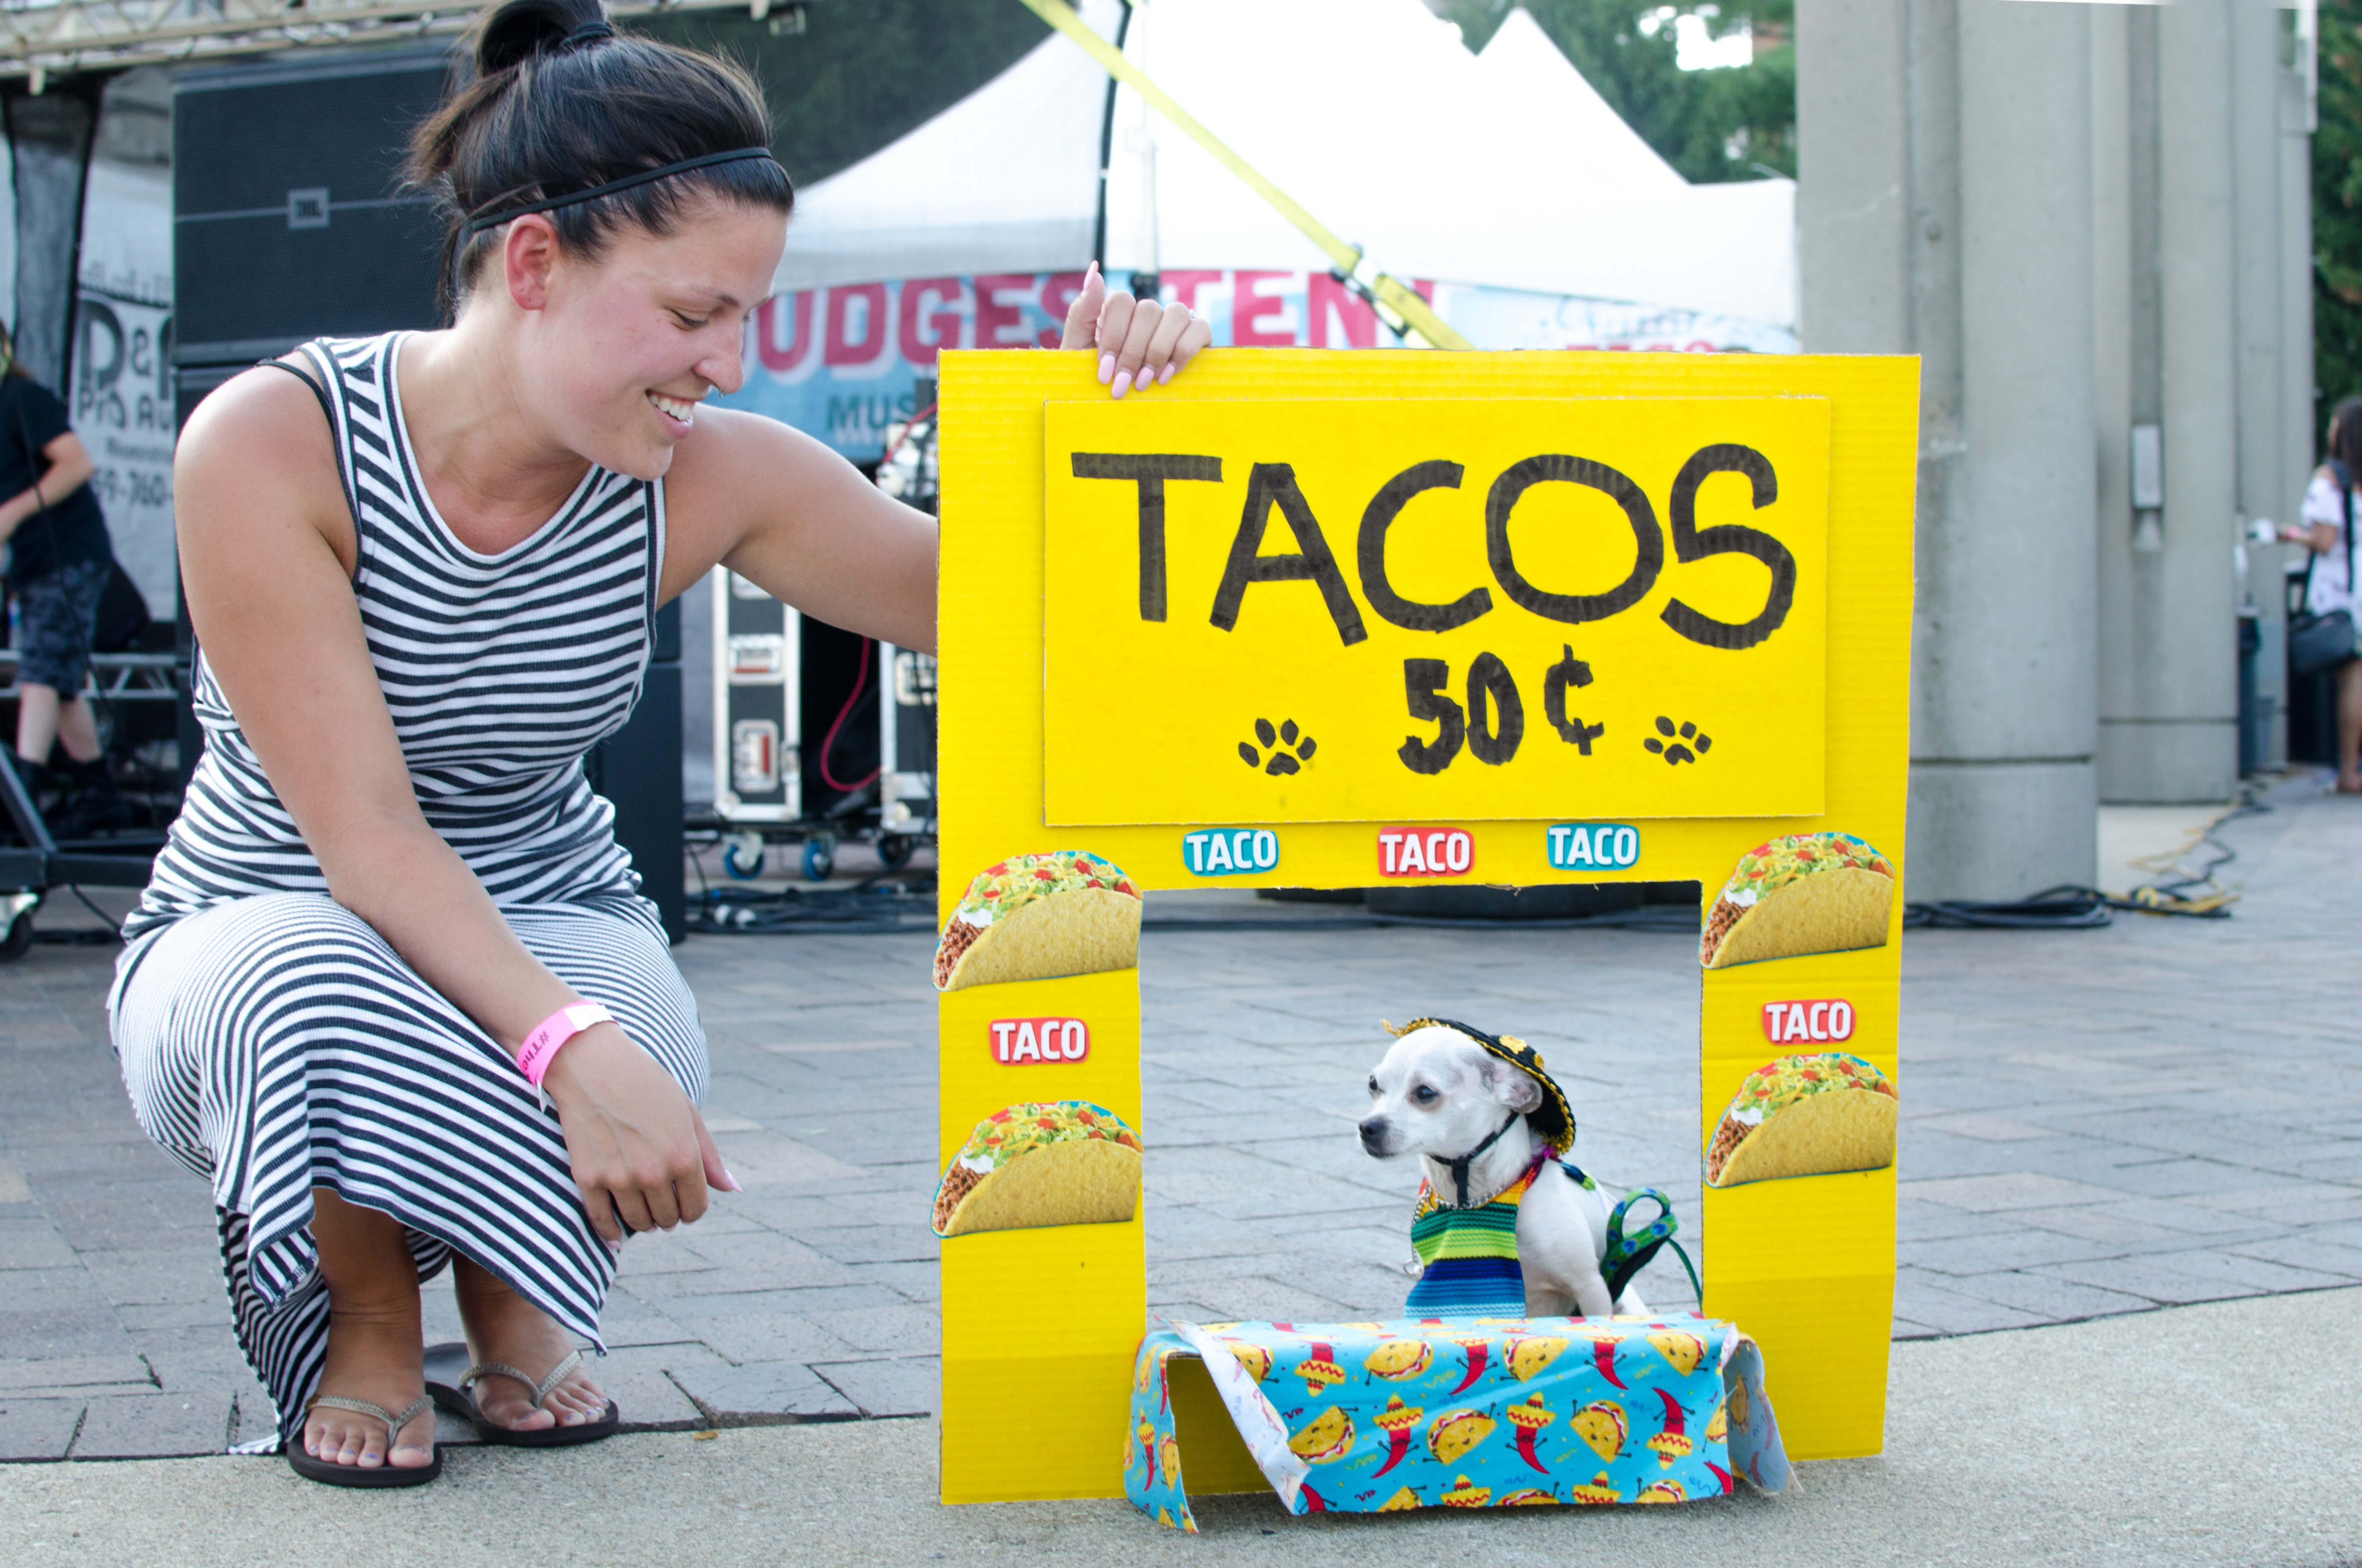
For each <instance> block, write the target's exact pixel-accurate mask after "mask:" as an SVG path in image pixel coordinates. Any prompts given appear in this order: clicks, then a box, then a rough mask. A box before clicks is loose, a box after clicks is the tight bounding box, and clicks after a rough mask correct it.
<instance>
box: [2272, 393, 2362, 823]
mask: <svg viewBox="0 0 2362 1568" xmlns="http://www.w3.org/2000/svg"><path fill="white" fill-rule="evenodd" d="M2357 474H2362V397H2347V398H2341V399H2339V400H2338V403H2337V406H2336V407H2335V408H2334V409H2333V410H2332V411H2331V412H2330V415H2329V460H2328V461H2327V462H2325V463H2323V464H2322V465H2321V467H2320V469H2317V470H2316V471H2315V472H2314V474H2313V476H2312V484H2311V485H2310V486H2309V487H2307V489H2306V490H2305V492H2304V510H2303V511H2302V512H2301V513H2300V515H2301V517H2302V518H2303V521H2302V523H2301V524H2300V525H2297V526H2295V527H2290V526H2288V525H2285V524H2283V525H2281V526H2280V528H2279V536H2280V537H2281V538H2282V539H2283V540H2285V541H2286V542H2288V543H2289V544H2291V545H2302V546H2304V547H2306V548H2307V549H2309V550H2311V551H2312V565H2311V566H2310V567H2309V568H2308V569H2307V570H2306V572H2305V581H2304V605H2305V608H2306V609H2307V610H2309V611H2311V612H2312V613H2313V614H2315V615H2330V614H2334V613H2337V612H2338V611H2340V610H2344V611H2345V612H2347V613H2350V614H2351V615H2353V616H2354V618H2355V620H2356V624H2362V594H2357V593H2356V591H2355V590H2356V583H2355V580H2354V578H2355V570H2354V548H2353V544H2352V543H2349V541H2348V540H2347V537H2346V534H2347V530H2348V529H2350V528H2351V527H2352V526H2353V523H2354V487H2355V484H2356V475H2357ZM2337 792H2338V793H2339V794H2341V795H2362V659H2354V658H2350V659H2347V660H2346V661H2345V663H2344V664H2342V665H2339V666H2338V667H2337Z"/></svg>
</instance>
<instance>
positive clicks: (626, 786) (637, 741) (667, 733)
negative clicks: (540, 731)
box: [583, 601, 688, 942]
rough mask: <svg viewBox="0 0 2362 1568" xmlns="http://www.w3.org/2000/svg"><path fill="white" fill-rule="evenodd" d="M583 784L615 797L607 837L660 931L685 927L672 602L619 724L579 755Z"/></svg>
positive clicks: (676, 635)
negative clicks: (586, 778) (611, 836)
mask: <svg viewBox="0 0 2362 1568" xmlns="http://www.w3.org/2000/svg"><path fill="white" fill-rule="evenodd" d="M583 770H584V771H585V772H586V773H588V774H589V775H590V788H592V789H593V790H598V791H599V793H601V794H602V795H604V796H606V797H607V799H609V800H610V801H613V802H614V803H615V841H616V842H617V843H618V844H621V845H623V846H624V849H625V850H627V851H628V852H629V853H630V855H631V856H632V868H633V869H634V870H635V871H637V872H638V873H639V874H640V894H641V896H642V897H644V898H646V900H648V901H649V902H651V903H653V904H655V905H656V907H657V912H658V913H659V914H661V915H662V916H663V917H664V928H665V934H666V935H668V936H669V937H670V938H672V940H673V941H675V942H679V940H680V939H681V938H682V937H683V936H684V935H686V934H687V933H688V925H687V923H686V911H685V906H684V900H685V899H686V898H687V889H686V887H685V885H684V884H683V882H682V867H681V851H680V819H681V810H682V807H681V799H680V604H679V601H675V602H672V603H670V604H668V605H666V606H665V607H664V608H663V609H661V610H659V611H657V646H656V647H655V649H654V650H653V652H652V657H651V658H650V659H649V662H648V669H647V674H646V677H645V678H643V679H642V680H641V682H640V701H639V705H638V706H637V707H635V708H634V709H633V710H632V716H631V718H630V719H628V720H626V721H625V722H624V727H623V728H622V729H620V730H618V731H616V732H615V734H613V735H611V736H609V737H608V738H607V739H606V740H604V741H602V742H601V743H600V744H599V745H597V746H596V747H594V748H593V749H592V751H591V753H590V756H589V757H588V758H586V759H585V760H584V763H583Z"/></svg>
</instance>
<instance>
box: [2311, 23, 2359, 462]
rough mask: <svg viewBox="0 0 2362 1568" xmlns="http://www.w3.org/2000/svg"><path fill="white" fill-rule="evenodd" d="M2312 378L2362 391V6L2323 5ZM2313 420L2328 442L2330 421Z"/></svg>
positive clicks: (2341, 392)
mask: <svg viewBox="0 0 2362 1568" xmlns="http://www.w3.org/2000/svg"><path fill="white" fill-rule="evenodd" d="M2312 284H2313V286H2312V380H2313V385H2314V386H2315V387H2316V388H2318V389H2319V391H2318V392H2317V393H2316V396H2317V397H2319V398H2322V399H2324V400H2326V402H2329V403H2334V402H2335V401H2336V400H2337V399H2338V398H2341V397H2344V396H2345V395H2346V394H2347V393H2349V392H2362V0H2323V4H2322V6H2321V123H2320V126H2319V127H2318V128H2317V129H2316V130H2314V132H2313V136H2312ZM2321 412H2322V414H2323V417H2322V418H2320V419H2315V420H2314V421H2313V439H2314V440H2315V441H2318V440H2320V439H2321V435H2322V428H2321V427H2322V425H2323V420H2325V418H2326V416H2327V410H2326V408H2325V407H2324V408H2323V410H2322V411H2321Z"/></svg>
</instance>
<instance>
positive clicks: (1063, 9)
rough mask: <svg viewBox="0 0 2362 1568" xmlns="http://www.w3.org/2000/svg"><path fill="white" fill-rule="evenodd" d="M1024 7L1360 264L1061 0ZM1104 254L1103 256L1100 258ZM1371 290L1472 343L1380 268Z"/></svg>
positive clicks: (1345, 266) (1407, 317) (1437, 333)
mask: <svg viewBox="0 0 2362 1568" xmlns="http://www.w3.org/2000/svg"><path fill="white" fill-rule="evenodd" d="M1024 4H1025V6H1026V8H1027V9H1028V10H1030V11H1032V13H1033V14H1034V15H1035V16H1037V17H1041V18H1042V19H1043V21H1045V22H1047V23H1049V24H1050V25H1051V26H1052V27H1054V28H1057V29H1058V30H1059V31H1060V32H1062V33H1064V34H1065V35H1066V36H1067V37H1068V38H1070V39H1074V40H1075V41H1076V43H1078V44H1080V45H1082V46H1083V49H1084V51H1085V52H1086V53H1087V54H1089V56H1090V57H1091V58H1092V59H1093V60H1095V61H1098V63H1099V66H1100V68H1101V69H1102V70H1104V71H1105V72H1107V73H1108V74H1109V75H1110V76H1112V77H1114V78H1115V79H1116V80H1117V81H1119V82H1120V83H1123V84H1124V85H1125V86H1127V87H1129V88H1131V90H1132V91H1133V92H1135V93H1137V94H1140V95H1141V97H1142V98H1143V99H1145V100H1146V101H1147V103H1148V105H1149V106H1150V107H1152V108H1153V109H1154V110H1155V111H1156V112H1157V113H1158V114H1160V115H1163V116H1164V117H1165V118H1166V119H1168V120H1171V121H1172V122H1173V123H1174V124H1175V125H1176V126H1178V127H1181V129H1182V130H1184V131H1186V132H1187V133H1188V136H1189V138H1190V139H1191V140H1192V141H1195V142H1196V143H1197V144H1198V146H1200V147H1202V148H1204V149H1206V150H1207V151H1208V152H1210V153H1212V154H1213V155H1214V158H1215V160H1216V161H1217V162H1219V163H1220V164H1221V165H1222V167H1223V168H1225V169H1228V170H1229V171H1231V173H1233V174H1235V175H1237V176H1238V177H1239V178H1240V179H1242V180H1243V181H1245V182H1247V184H1248V186H1249V187H1250V188H1251V189H1253V192H1254V193H1255V194H1257V195H1259V196H1261V197H1262V198H1263V199H1264V201H1266V202H1269V203H1270V204H1272V205H1273V206H1274V207H1276V208H1277V209H1278V210H1279V215H1280V216H1282V217H1284V218H1286V220H1287V221H1288V222H1290V223H1292V224H1294V225H1295V226H1297V228H1299V229H1301V230H1303V231H1304V235H1305V237H1307V238H1308V239H1309V240H1311V241H1312V243H1313V244H1315V245H1317V246H1319V248H1321V249H1322V250H1323V251H1326V252H1327V253H1328V256H1329V259H1330V260H1331V261H1333V262H1335V263H1336V266H1337V270H1338V271H1340V272H1342V273H1344V274H1345V275H1346V276H1347V277H1352V275H1353V271H1354V269H1356V268H1358V267H1359V266H1360V265H1361V264H1362V253H1361V252H1360V251H1358V250H1356V249H1354V248H1352V246H1350V245H1348V244H1346V243H1345V242H1344V241H1343V240H1341V239H1340V238H1338V237H1336V236H1335V235H1334V234H1332V233H1330V230H1329V228H1328V226H1327V225H1325V224H1323V223H1322V222H1321V221H1320V220H1319V218H1316V217H1314V216H1313V215H1311V214H1310V213H1308V212H1306V211H1305V210H1304V209H1303V208H1302V207H1301V206H1299V205H1297V203H1296V200H1295V198H1293V197H1291V196H1290V195H1289V194H1288V193H1286V192H1285V191H1283V190H1281V189H1280V188H1279V187H1278V186H1276V185H1275V184H1273V183H1272V182H1270V181H1268V180H1266V179H1264V177H1263V175H1262V174H1261V173H1259V172H1257V171H1256V170H1255V168H1254V166H1253V165H1252V164H1250V163H1249V162H1248V161H1247V160H1245V159H1243V158H1241V157H1240V156H1239V155H1238V154H1237V153H1235V152H1232V151H1231V149H1229V148H1228V147H1226V146H1224V145H1223V143H1222V139H1221V138H1220V137H1218V136H1216V135H1215V134H1214V133H1213V132H1212V131H1209V130H1208V129H1207V128H1206V127H1204V126H1203V125H1201V124H1199V123H1198V120H1197V118H1196V116H1192V115H1191V114H1190V113H1189V111H1188V110H1187V109H1185V108H1183V107H1182V106H1181V105H1178V104H1176V103H1175V102H1174V101H1173V99H1172V96H1171V95H1170V94H1167V93H1166V92H1165V91H1164V89H1163V88H1162V87H1159V86H1158V85H1157V84H1156V83H1153V82H1151V81H1150V80H1149V79H1148V78H1147V76H1146V75H1144V74H1143V73H1142V72H1141V69H1140V68H1139V67H1138V66H1136V65H1134V64H1132V63H1131V61H1128V60H1126V59H1124V57H1123V56H1122V54H1121V53H1120V52H1119V51H1118V50H1116V48H1115V46H1114V45H1112V44H1110V43H1109V42H1108V41H1107V40H1106V39H1103V38H1101V37H1099V36H1098V34H1097V33H1095V32H1093V31H1091V29H1090V28H1087V27H1085V26H1084V25H1083V19H1082V17H1079V16H1077V15H1076V13H1075V12H1074V11H1073V10H1072V9H1070V8H1069V7H1068V6H1065V4H1064V3H1063V0H1024ZM1102 259H1104V258H1102ZM1370 291H1371V293H1374V294H1376V295H1377V296H1378V299H1379V301H1380V303H1382V304H1385V306H1386V308H1388V309H1389V310H1392V311H1393V312H1394V313H1395V314H1396V315H1398V316H1400V317H1401V318H1402V320H1403V322H1404V323H1405V324H1407V326H1409V327H1410V328H1411V329H1412V330H1413V331H1415V332H1417V333H1418V335H1419V336H1420V337H1424V338H1426V339H1427V341H1428V342H1429V343H1430V344H1432V345H1434V346H1435V347H1436V348H1475V347H1476V346H1475V345H1474V344H1473V343H1471V342H1469V341H1468V339H1466V338H1465V337H1461V336H1460V334H1458V333H1457V332H1454V331H1453V330H1452V329H1451V327H1449V326H1445V325H1444V323H1443V318H1442V317H1441V316H1440V315H1436V314H1435V312H1434V311H1433V310H1431V309H1429V306H1428V303H1427V302H1426V301H1425V300H1423V299H1421V298H1419V297H1418V293H1417V292H1416V291H1415V290H1413V289H1411V288H1409V287H1408V286H1407V285H1406V284H1404V283H1402V282H1399V281H1397V280H1396V279H1395V278H1392V277H1390V276H1388V275H1387V274H1385V273H1384V272H1381V273H1379V274H1378V275H1377V276H1376V277H1375V278H1374V279H1372V280H1371V282H1370Z"/></svg>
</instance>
